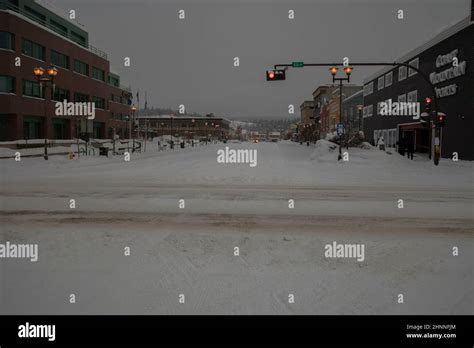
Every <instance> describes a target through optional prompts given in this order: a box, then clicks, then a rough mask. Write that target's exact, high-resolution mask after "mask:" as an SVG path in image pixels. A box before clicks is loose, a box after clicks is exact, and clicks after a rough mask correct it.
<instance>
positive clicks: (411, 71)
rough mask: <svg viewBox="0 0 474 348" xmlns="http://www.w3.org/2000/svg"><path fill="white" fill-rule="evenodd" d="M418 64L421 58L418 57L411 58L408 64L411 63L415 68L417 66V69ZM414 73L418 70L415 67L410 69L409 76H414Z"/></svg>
mask: <svg viewBox="0 0 474 348" xmlns="http://www.w3.org/2000/svg"><path fill="white" fill-rule="evenodd" d="M418 64H419V59H418V58H415V59H413V60H411V61H410V62H409V63H408V65H410V66H412V67H414V68H417V69H418ZM413 75H416V71H415V70H413V69H408V77H410V76H413Z"/></svg>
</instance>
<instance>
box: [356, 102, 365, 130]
mask: <svg viewBox="0 0 474 348" xmlns="http://www.w3.org/2000/svg"><path fill="white" fill-rule="evenodd" d="M362 110H364V105H357V111H358V112H359V132H360V131H361V130H362Z"/></svg>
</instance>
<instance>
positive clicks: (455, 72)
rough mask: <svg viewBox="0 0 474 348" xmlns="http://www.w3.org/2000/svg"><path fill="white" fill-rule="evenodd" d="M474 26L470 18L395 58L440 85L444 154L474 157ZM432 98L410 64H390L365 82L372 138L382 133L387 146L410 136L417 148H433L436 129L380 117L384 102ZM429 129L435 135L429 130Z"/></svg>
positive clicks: (367, 120) (366, 112)
mask: <svg viewBox="0 0 474 348" xmlns="http://www.w3.org/2000/svg"><path fill="white" fill-rule="evenodd" d="M473 40H474V25H473V22H472V21H471V19H470V18H469V17H467V18H465V19H464V20H462V21H460V22H458V23H457V24H455V25H454V26H452V27H450V28H448V29H447V30H445V31H443V32H442V33H440V34H438V35H437V36H436V37H434V38H433V39H432V40H430V41H429V42H427V43H426V44H424V45H422V46H421V47H418V48H416V49H415V50H413V51H412V52H410V53H408V54H406V55H404V56H403V57H401V58H399V59H397V60H396V61H397V62H400V63H408V64H410V65H412V66H414V67H417V68H418V69H420V70H421V72H422V73H423V74H424V75H426V76H427V77H428V78H429V80H430V81H431V83H432V84H434V86H435V88H436V95H437V99H438V111H439V112H443V113H444V114H446V125H445V127H444V128H443V129H442V135H441V155H442V157H445V158H446V157H449V158H451V157H452V156H453V153H457V154H458V157H459V159H463V160H473V159H474V142H473V135H474V122H473V118H474V45H473ZM427 97H431V98H432V97H433V90H432V87H431V85H430V84H429V83H428V82H427V81H425V80H424V79H423V77H422V76H420V74H419V73H416V71H414V70H412V69H407V67H395V68H393V67H386V68H384V69H382V70H380V71H379V72H377V73H376V74H374V75H372V76H370V77H368V78H367V79H365V80H364V110H363V125H364V132H365V136H366V138H367V139H368V141H374V142H376V141H377V140H378V138H380V137H382V136H383V137H384V141H385V144H386V145H388V146H395V145H396V143H397V142H399V141H400V140H401V139H404V138H406V137H411V138H412V139H413V143H414V144H415V151H417V152H425V153H428V152H431V153H432V151H433V145H434V138H435V137H434V130H433V129H432V128H431V129H430V128H425V127H423V126H422V125H421V123H420V120H419V119H415V118H413V116H386V115H385V116H382V115H380V107H381V104H380V103H381V102H390V101H391V102H419V103H420V112H423V111H424V108H425V105H424V100H425V98H427ZM430 133H431V134H430Z"/></svg>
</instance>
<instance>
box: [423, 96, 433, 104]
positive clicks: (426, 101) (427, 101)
mask: <svg viewBox="0 0 474 348" xmlns="http://www.w3.org/2000/svg"><path fill="white" fill-rule="evenodd" d="M432 101H433V100H432V99H431V98H430V97H426V98H425V104H426V105H431V102H432Z"/></svg>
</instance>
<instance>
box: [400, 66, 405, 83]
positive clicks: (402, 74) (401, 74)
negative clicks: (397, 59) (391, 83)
mask: <svg viewBox="0 0 474 348" xmlns="http://www.w3.org/2000/svg"><path fill="white" fill-rule="evenodd" d="M406 78H407V67H406V66H400V67H398V81H402V80H405V79H406Z"/></svg>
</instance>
